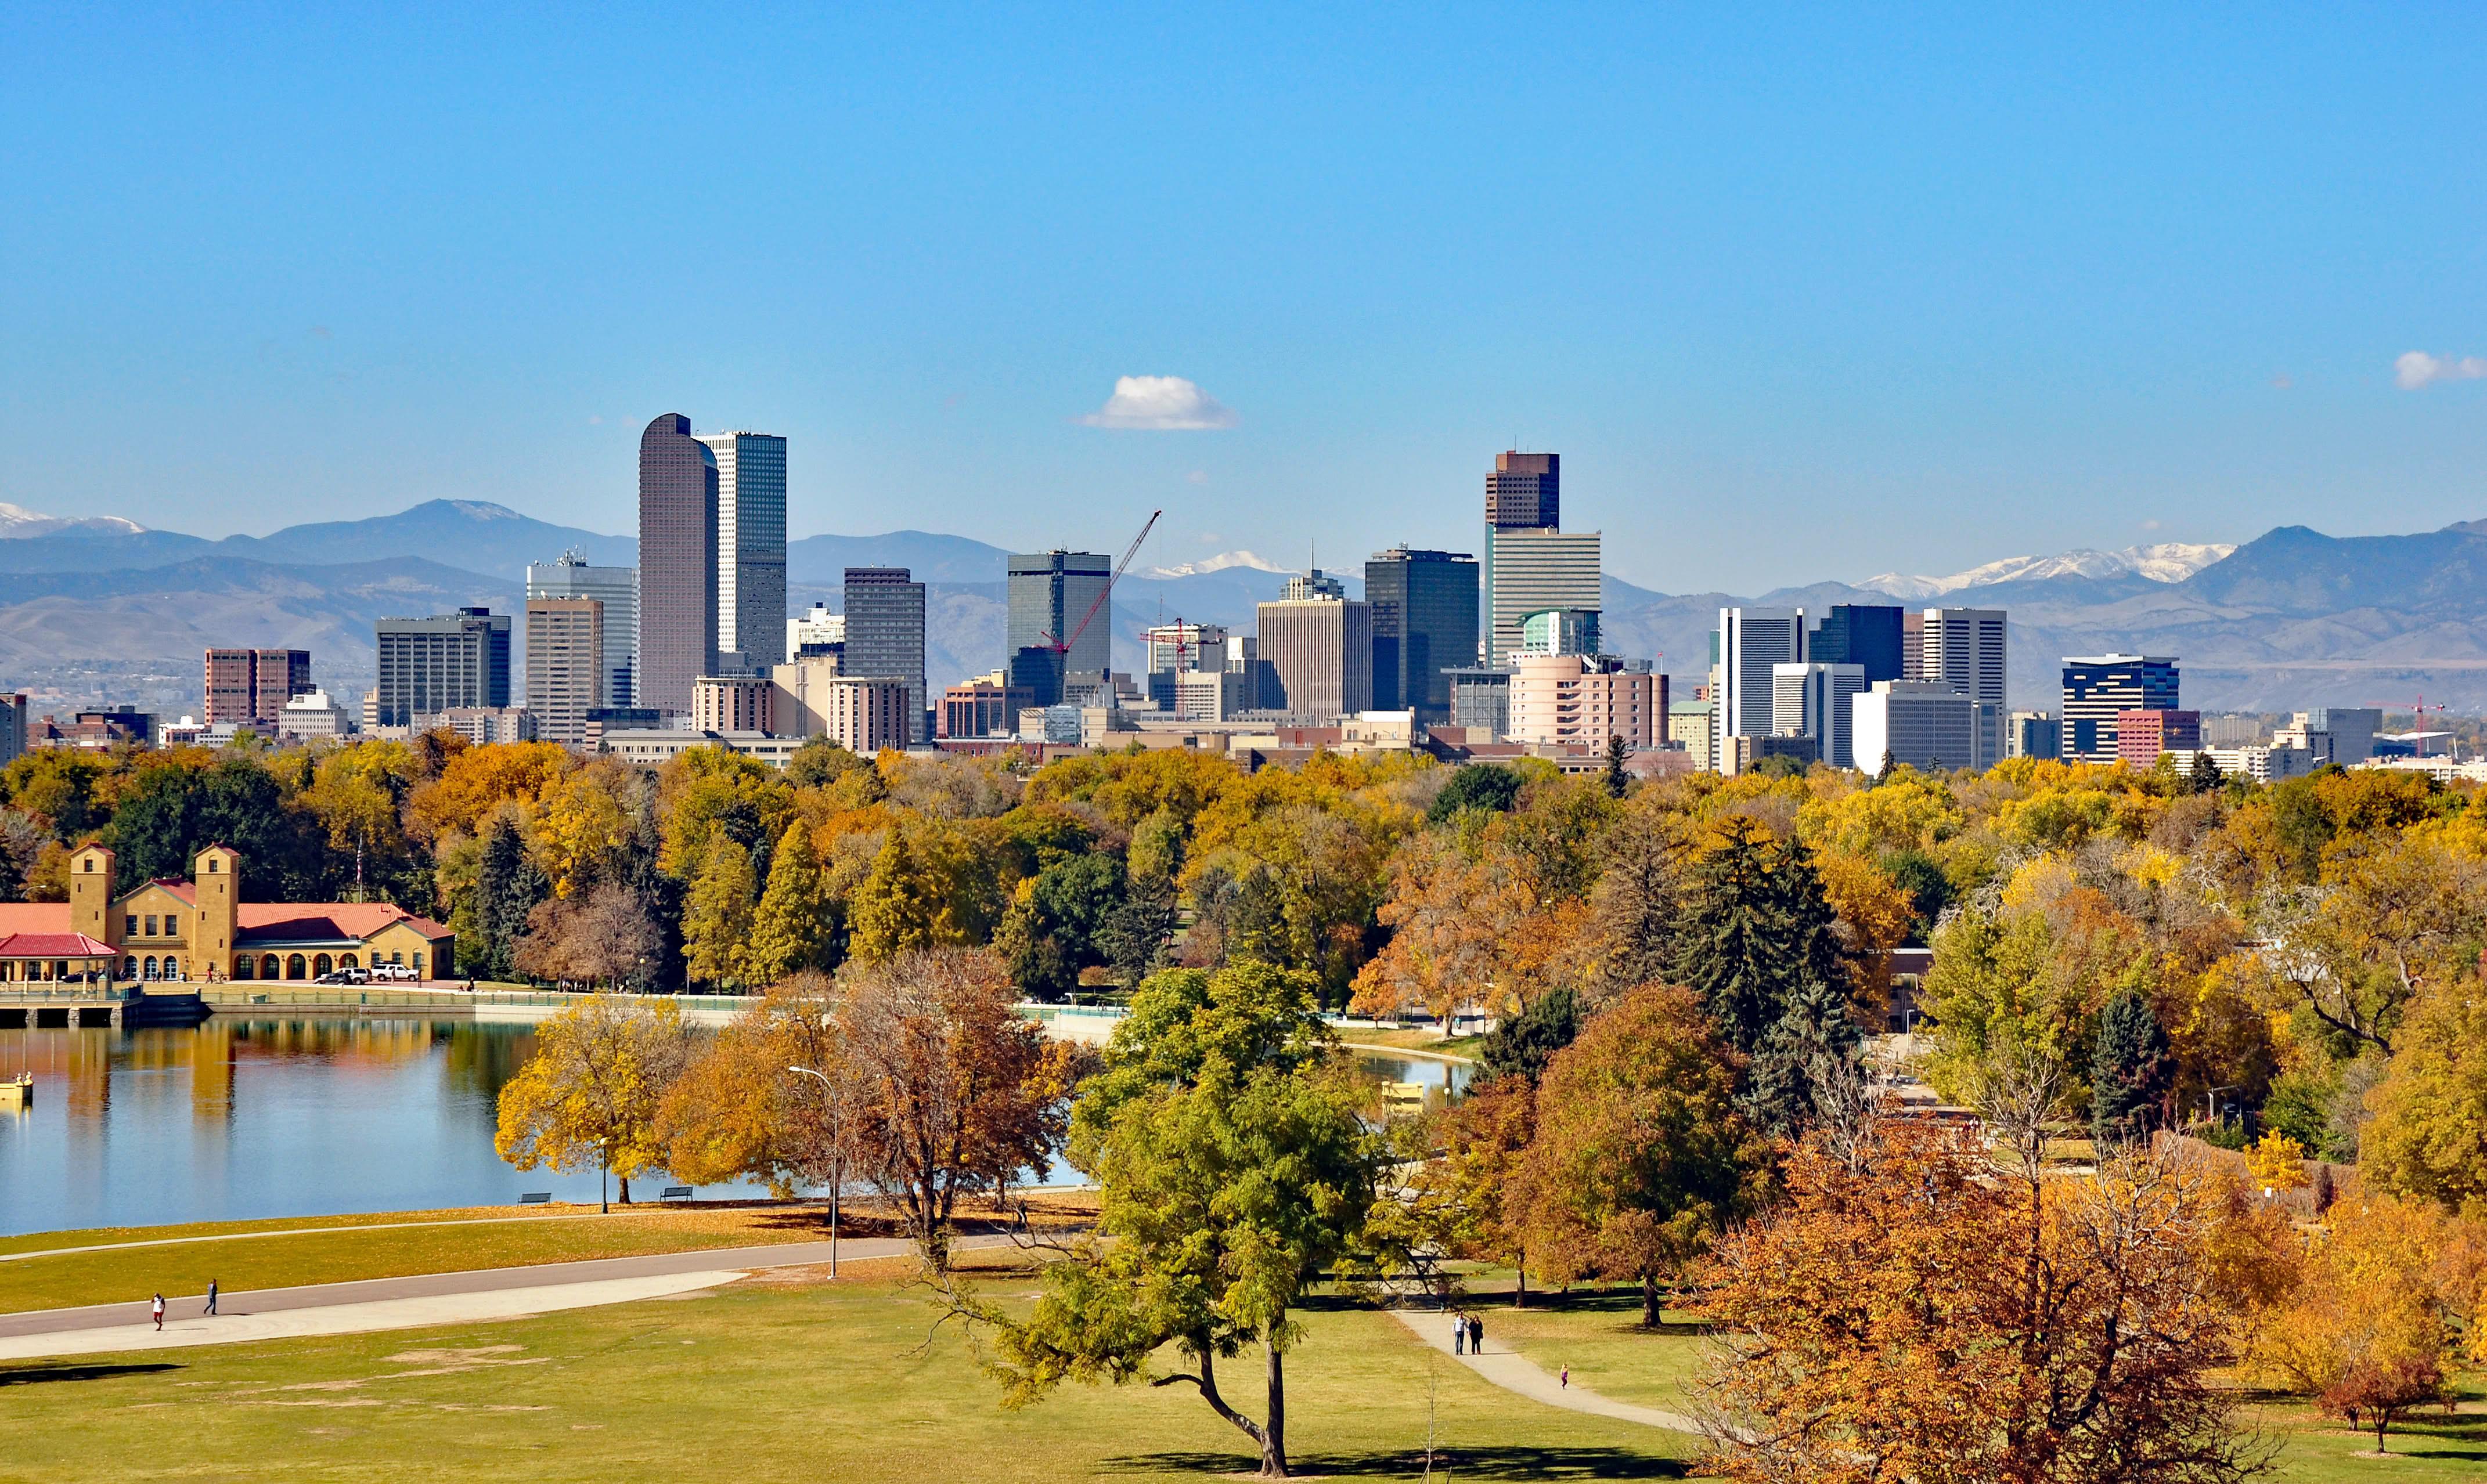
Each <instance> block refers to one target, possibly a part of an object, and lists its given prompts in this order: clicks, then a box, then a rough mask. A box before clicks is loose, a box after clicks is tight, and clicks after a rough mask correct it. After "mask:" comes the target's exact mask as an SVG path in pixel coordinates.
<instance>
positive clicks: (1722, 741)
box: [1711, 608, 1805, 769]
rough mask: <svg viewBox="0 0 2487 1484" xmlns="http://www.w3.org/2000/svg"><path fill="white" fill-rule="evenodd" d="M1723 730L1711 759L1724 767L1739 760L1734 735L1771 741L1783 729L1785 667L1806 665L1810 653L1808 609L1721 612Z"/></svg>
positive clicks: (1720, 722) (1717, 697)
mask: <svg viewBox="0 0 2487 1484" xmlns="http://www.w3.org/2000/svg"><path fill="white" fill-rule="evenodd" d="M1717 638H1718V644H1719V665H1718V680H1717V684H1718V687H1719V691H1718V694H1717V695H1715V696H1713V697H1712V698H1711V700H1713V701H1716V702H1718V710H1717V712H1716V713H1715V714H1716V718H1717V723H1718V729H1717V731H1716V732H1715V733H1714V736H1715V738H1716V745H1715V746H1714V747H1713V748H1712V749H1711V756H1713V757H1716V758H1718V759H1719V766H1720V768H1721V769H1724V768H1725V767H1726V766H1727V764H1728V762H1729V760H1730V759H1732V758H1734V757H1735V756H1736V749H1735V748H1734V747H1733V746H1732V745H1730V743H1729V741H1728V739H1729V738H1731V737H1767V736H1769V735H1770V734H1771V733H1772V732H1773V731H1774V730H1776V729H1777V727H1778V682H1777V676H1776V670H1777V667H1778V666H1781V665H1794V664H1799V663H1802V661H1803V659H1804V657H1805V652H1804V642H1805V632H1804V610H1803V609H1802V608H1721V609H1719V628H1718V631H1717Z"/></svg>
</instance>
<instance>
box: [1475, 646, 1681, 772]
mask: <svg viewBox="0 0 2487 1484" xmlns="http://www.w3.org/2000/svg"><path fill="white" fill-rule="evenodd" d="M1665 716H1666V677H1665V676H1664V675H1659V674H1652V673H1650V672H1648V671H1646V670H1627V669H1625V668H1624V664H1623V662H1622V661H1621V660H1617V659H1612V658H1607V657H1601V656H1594V655H1579V654H1523V655H1522V656H1521V657H1520V658H1519V659H1517V660H1514V661H1513V662H1512V672H1511V689H1510V699H1509V701H1508V710H1507V713H1506V716H1505V719H1504V725H1505V727H1506V728H1508V729H1507V730H1506V731H1505V733H1504V735H1506V736H1507V737H1509V738H1510V740H1512V741H1514V742H1576V743H1583V744H1586V745H1588V746H1591V747H1601V748H1602V747H1605V746H1606V745H1607V739H1608V738H1611V737H1621V738H1623V739H1624V746H1626V747H1628V748H1632V749H1635V750H1642V749H1647V748H1651V747H1655V746H1657V745H1658V741H1659V738H1660V736H1661V735H1662V733H1663V728H1664V727H1665V725H1666V723H1665Z"/></svg>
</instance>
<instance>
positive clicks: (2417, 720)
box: [2366, 696, 2444, 757]
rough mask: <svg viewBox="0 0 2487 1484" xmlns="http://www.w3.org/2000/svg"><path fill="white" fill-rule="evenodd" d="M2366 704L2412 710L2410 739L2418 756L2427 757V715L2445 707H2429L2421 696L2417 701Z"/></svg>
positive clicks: (2370, 702)
mask: <svg viewBox="0 0 2487 1484" xmlns="http://www.w3.org/2000/svg"><path fill="white" fill-rule="evenodd" d="M2366 704H2368V705H2370V706H2377V707H2391V706H2401V705H2405V706H2408V707H2409V708H2410V739H2411V741H2412V743H2413V744H2414V745H2415V746H2416V747H2417V755H2418V756H2420V757H2423V756H2426V713H2428V712H2429V711H2439V712H2440V711H2442V710H2443V709H2444V707H2443V706H2442V705H2441V704H2438V705H2432V706H2430V705H2428V704H2427V703H2426V698H2425V697H2424V696H2420V697H2419V698H2418V699H2417V700H2416V701H2367V702H2366Z"/></svg>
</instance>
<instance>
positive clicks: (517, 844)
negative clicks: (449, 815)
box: [458, 813, 551, 979]
mask: <svg viewBox="0 0 2487 1484" xmlns="http://www.w3.org/2000/svg"><path fill="white" fill-rule="evenodd" d="M550 891H551V884H550V883H549V882H547V881H546V880H545V874H544V872H543V871H541V870H538V869H537V868H536V865H535V862H534V861H532V860H530V859H528V856H527V845H526V838H525V837H524V836H523V835H521V834H520V833H519V831H518V824H517V820H516V819H515V818H514V817H512V816H511V815H509V814H507V813H504V814H502V815H500V816H498V817H497V818H495V819H494V820H493V821H492V824H491V828H490V830H489V833H487V834H486V835H485V837H484V843H483V857H482V861H481V863H480V865H479V867H478V869H477V873H476V877H475V888H474V894H473V897H472V909H471V911H472V917H471V921H472V923H473V927H472V935H473V942H472V943H471V945H470V944H469V942H468V941H467V938H468V934H467V933H466V932H464V931H461V933H460V934H459V939H460V941H459V945H458V951H459V956H460V957H461V958H463V959H465V960H466V963H467V965H468V973H469V974H470V975H471V976H474V977H476V978H481V979H510V978H516V977H517V974H518V969H517V947H518V940H519V938H520V936H521V935H523V934H524V933H525V932H526V930H527V919H528V915H529V914H531V913H533V912H534V911H535V909H536V904H537V903H538V902H541V901H543V900H544V899H545V894H546V893H548V892H550Z"/></svg>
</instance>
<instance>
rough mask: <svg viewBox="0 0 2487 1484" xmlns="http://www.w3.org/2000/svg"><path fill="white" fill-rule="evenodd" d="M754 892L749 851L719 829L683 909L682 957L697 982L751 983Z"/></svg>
mask: <svg viewBox="0 0 2487 1484" xmlns="http://www.w3.org/2000/svg"><path fill="white" fill-rule="evenodd" d="M758 893H759V879H758V877H757V876H756V875H755V874H754V872H753V870H752V866H751V852H750V851H748V850H745V849H743V848H742V846H741V843H740V842H739V841H737V840H736V839H735V838H734V837H733V836H731V835H728V834H726V833H725V832H723V831H718V832H716V833H714V834H713V835H712V836H711V837H710V838H709V842H708V859H707V860H706V861H704V862H702V863H701V865H700V869H699V874H698V875H697V876H696V877H694V878H693V879H692V881H691V889H690V897H689V899H688V901H687V902H685V905H684V910H683V957H684V961H685V967H686V968H687V969H688V970H689V972H690V976H691V978H692V979H693V980H694V981H695V982H698V983H704V984H713V985H719V986H725V985H741V984H746V983H749V982H750V980H751V920H752V909H753V907H754V905H755V903H754V901H753V898H754V897H755V896H756V895H757V894H758Z"/></svg>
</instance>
